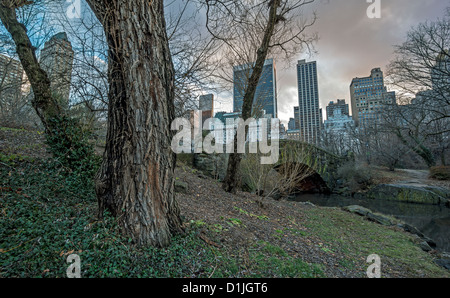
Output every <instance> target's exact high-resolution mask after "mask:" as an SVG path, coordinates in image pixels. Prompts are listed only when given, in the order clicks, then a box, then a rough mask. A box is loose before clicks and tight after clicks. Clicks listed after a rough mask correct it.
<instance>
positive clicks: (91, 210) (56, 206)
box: [0, 128, 450, 278]
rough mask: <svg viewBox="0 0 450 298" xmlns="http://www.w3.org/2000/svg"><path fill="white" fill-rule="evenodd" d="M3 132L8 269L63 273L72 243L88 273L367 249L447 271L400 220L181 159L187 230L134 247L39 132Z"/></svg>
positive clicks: (352, 269) (398, 262)
mask: <svg viewBox="0 0 450 298" xmlns="http://www.w3.org/2000/svg"><path fill="white" fill-rule="evenodd" d="M0 141H1V143H0V144H1V147H0V151H1V154H2V165H1V167H0V169H1V176H2V185H1V186H2V192H1V197H0V200H1V204H0V206H1V208H2V210H1V214H2V216H1V217H0V220H1V221H2V225H1V226H2V230H1V231H0V233H1V238H2V239H5V241H4V242H3V244H2V247H1V249H2V254H1V258H2V259H1V260H2V262H1V264H2V265H1V266H0V267H1V269H0V272H1V274H2V276H3V277H10V276H19V277H20V276H27V277H37V276H39V277H52V276H56V277H58V276H59V277H64V273H65V269H66V268H67V264H66V262H65V257H67V253H68V252H73V251H76V252H78V253H79V254H80V257H81V260H82V262H84V263H83V264H84V271H83V276H84V277H89V276H91V277H136V276H137V277H139V276H141V277H149V276H150V277H161V276H162V277H238V278H240V277H269V278H270V277H338V278H339V277H366V270H367V268H368V266H369V265H370V264H369V263H367V262H366V259H367V257H368V256H369V255H371V254H378V255H379V256H380V258H381V262H382V263H381V264H382V267H381V276H382V277H387V278H395V277H446V278H447V277H450V274H449V272H448V270H445V269H444V268H442V267H439V266H438V265H436V263H435V262H434V261H435V260H436V259H437V256H436V254H435V253H434V252H433V251H430V252H424V251H423V250H422V249H421V248H420V245H419V243H417V242H416V239H417V238H416V237H415V236H413V235H412V234H411V233H407V232H405V231H404V230H403V229H401V228H399V227H397V226H389V227H386V226H382V225H379V224H377V223H374V222H372V221H369V220H367V219H365V218H364V217H361V216H359V215H355V214H352V213H349V212H346V211H344V210H342V209H340V208H322V207H318V206H313V205H311V204H307V203H299V202H289V201H286V200H280V201H276V200H273V199H269V198H261V197H258V196H256V195H254V194H251V193H246V192H238V193H237V194H236V195H232V194H229V193H227V192H225V191H223V190H222V189H221V187H220V182H218V181H217V180H214V179H212V178H208V177H206V176H205V175H202V174H201V173H200V172H199V171H197V170H196V169H194V168H192V167H191V166H189V165H186V164H183V163H182V162H181V161H180V162H179V164H178V166H177V169H176V172H175V176H176V178H175V179H176V181H177V182H178V183H179V184H180V183H181V184H184V186H185V187H181V188H178V193H177V194H176V198H177V200H178V202H179V205H180V209H181V214H182V217H183V223H184V229H185V231H186V235H184V236H182V235H181V236H178V237H177V238H176V239H174V240H173V244H172V245H171V246H169V247H168V248H166V249H161V250H160V249H145V250H143V249H138V248H136V247H134V246H133V244H132V243H129V242H128V241H127V239H126V238H122V236H120V235H119V234H116V233H115V231H116V229H115V228H114V219H113V218H110V217H107V218H105V220H104V222H98V221H96V220H95V210H96V200H95V196H92V195H93V192H89V190H87V189H86V186H85V185H77V184H74V183H73V182H72V185H67V182H68V181H72V180H70V179H72V178H70V177H69V178H70V179H69V180H68V178H64V179H65V180H64V179H63V178H62V172H61V171H60V170H58V171H54V170H51V169H49V168H48V167H47V166H45V162H44V161H43V160H45V158H47V157H48V155H46V154H45V145H43V143H42V141H43V137H42V135H41V134H39V133H37V132H33V131H27V130H23V129H15V130H13V129H8V128H2V129H1V130H0ZM37 175H39V176H37ZM61 179H62V180H61ZM44 211H45V212H44ZM109 224H112V225H109ZM67 239H70V241H69V242H67ZM44 267H45V268H44Z"/></svg>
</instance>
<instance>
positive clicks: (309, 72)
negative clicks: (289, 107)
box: [297, 60, 322, 144]
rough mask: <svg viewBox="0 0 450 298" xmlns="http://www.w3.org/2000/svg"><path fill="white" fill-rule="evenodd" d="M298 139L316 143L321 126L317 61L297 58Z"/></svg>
mask: <svg viewBox="0 0 450 298" xmlns="http://www.w3.org/2000/svg"><path fill="white" fill-rule="evenodd" d="M297 82H298V102H299V117H298V118H299V130H300V140H301V141H304V142H307V143H311V144H317V143H318V142H319V137H320V129H321V126H322V121H321V120H322V115H321V110H320V107H319V85H318V75H317V63H316V61H313V62H306V60H299V61H298V64H297Z"/></svg>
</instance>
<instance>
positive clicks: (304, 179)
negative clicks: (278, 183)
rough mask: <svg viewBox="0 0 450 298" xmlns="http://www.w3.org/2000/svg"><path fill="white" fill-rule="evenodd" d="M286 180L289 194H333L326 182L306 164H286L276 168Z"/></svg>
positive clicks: (286, 188)
mask: <svg viewBox="0 0 450 298" xmlns="http://www.w3.org/2000/svg"><path fill="white" fill-rule="evenodd" d="M274 169H275V170H276V171H277V172H278V173H279V174H280V175H281V176H282V177H283V179H284V180H285V183H284V184H285V190H284V191H288V192H289V194H301V193H322V194H329V193H331V190H330V188H329V187H328V185H327V183H326V182H325V180H324V179H323V178H322V177H321V176H320V174H319V173H317V171H316V170H314V169H313V168H311V167H310V166H308V165H306V164H304V163H297V162H286V163H283V164H279V165H277V166H276V167H275V168H274Z"/></svg>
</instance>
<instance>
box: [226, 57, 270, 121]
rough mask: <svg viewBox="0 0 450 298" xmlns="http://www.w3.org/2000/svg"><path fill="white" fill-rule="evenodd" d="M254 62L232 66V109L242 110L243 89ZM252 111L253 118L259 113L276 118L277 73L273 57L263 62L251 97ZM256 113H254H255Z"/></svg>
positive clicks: (258, 115) (245, 86)
mask: <svg viewBox="0 0 450 298" xmlns="http://www.w3.org/2000/svg"><path fill="white" fill-rule="evenodd" d="M253 66H254V64H253V63H251V64H244V65H239V66H235V67H234V68H233V111H234V112H242V106H243V104H244V95H245V90H246V89H247V84H248V80H249V78H250V76H251V74H252V68H253ZM253 112H254V116H253V117H255V118H259V117H260V115H270V117H271V118H278V107H277V75H276V67H275V62H274V60H273V59H267V60H266V61H265V63H264V67H263V71H262V74H261V78H260V80H259V83H258V85H257V88H256V93H255V96H254V99H253ZM255 113H256V114H255Z"/></svg>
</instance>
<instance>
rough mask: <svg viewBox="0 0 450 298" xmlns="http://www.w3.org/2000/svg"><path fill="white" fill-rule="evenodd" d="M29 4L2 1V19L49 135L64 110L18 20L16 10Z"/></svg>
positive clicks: (35, 106) (0, 7)
mask: <svg viewBox="0 0 450 298" xmlns="http://www.w3.org/2000/svg"><path fill="white" fill-rule="evenodd" d="M28 4H30V2H29V1H24V0H23V1H17V0H16V1H11V0H3V1H0V19H1V21H2V23H3V25H4V26H5V27H6V29H7V30H8V32H9V33H10V34H11V37H12V39H13V40H14V43H15V45H16V51H17V54H18V56H19V59H20V62H21V64H22V67H23V69H24V70H25V73H26V74H27V77H28V80H29V81H30V84H31V87H32V89H33V93H34V98H33V100H32V105H33V107H34V109H35V110H36V113H37V114H38V116H39V117H40V119H41V121H42V123H43V125H44V127H45V129H46V131H47V133H52V131H53V129H54V128H55V127H52V123H54V122H52V121H50V120H51V119H54V118H58V117H61V116H62V114H61V113H62V109H61V107H60V106H59V104H58V101H57V100H56V99H55V98H54V97H53V96H52V90H51V88H50V79H49V78H48V76H47V73H46V72H45V71H44V70H43V69H42V68H41V67H40V65H39V62H38V60H37V58H36V54H35V50H34V48H33V46H32V44H31V41H30V39H29V37H28V35H27V30H26V28H25V26H24V25H23V24H21V23H19V21H18V20H17V16H16V8H19V7H21V6H23V5H28Z"/></svg>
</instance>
